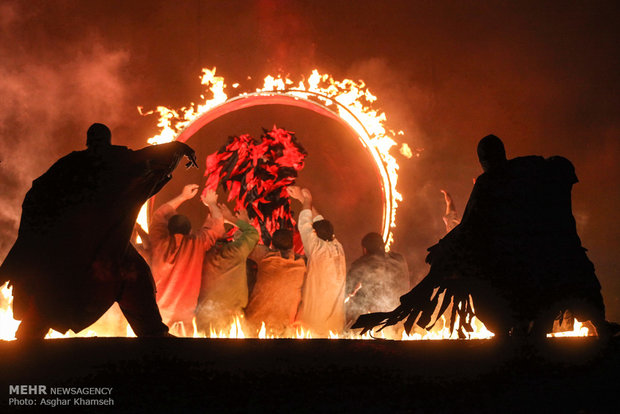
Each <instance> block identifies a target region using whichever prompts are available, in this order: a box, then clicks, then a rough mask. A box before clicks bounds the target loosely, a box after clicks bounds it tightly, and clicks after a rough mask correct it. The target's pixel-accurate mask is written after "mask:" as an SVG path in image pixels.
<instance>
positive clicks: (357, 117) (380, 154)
mask: <svg viewBox="0 0 620 414" xmlns="http://www.w3.org/2000/svg"><path fill="white" fill-rule="evenodd" d="M201 80H202V84H203V85H207V87H208V89H209V90H210V92H211V93H212V98H211V99H207V98H205V97H204V96H201V98H203V99H204V103H203V104H201V105H195V104H194V103H192V104H191V105H190V106H189V107H188V108H182V109H180V110H179V111H175V110H171V109H168V108H165V107H161V106H160V107H158V108H157V112H159V114H160V119H159V124H158V126H160V127H161V132H160V134H159V135H156V136H154V137H152V138H150V139H149V140H148V142H149V143H151V144H158V143H163V142H169V141H171V140H178V141H182V142H185V141H187V140H188V139H189V138H190V137H191V136H192V135H194V134H195V133H196V132H197V131H198V130H200V129H201V128H202V127H204V126H205V125H207V124H208V123H210V122H212V121H213V120H215V119H217V118H219V117H221V116H223V115H225V114H228V113H231V112H234V111H237V110H240V109H244V108H250V107H253V106H258V105H274V104H275V105H287V106H295V107H299V108H303V109H307V110H310V111H313V112H316V113H318V114H320V115H323V116H326V117H328V118H331V119H333V120H335V121H337V122H339V123H340V124H342V125H344V126H345V127H346V128H347V129H349V130H350V131H351V132H353V133H354V135H356V136H357V137H358V139H359V141H360V142H361V144H362V145H363V147H364V148H365V149H366V151H367V152H368V153H369V154H370V156H371V157H372V159H373V161H374V164H375V169H376V171H377V173H378V176H379V178H380V182H381V191H382V195H383V219H382V236H383V239H384V240H385V242H386V247H389V246H390V244H391V243H392V241H393V234H392V228H393V227H394V226H395V225H396V208H397V206H398V201H401V200H402V196H401V194H400V193H399V192H398V191H397V189H396V183H397V180H398V164H397V162H396V160H395V158H394V157H393V156H392V155H391V154H390V150H391V148H392V147H394V146H395V145H396V141H395V140H394V138H395V136H396V135H402V134H403V133H402V131H399V132H398V133H396V132H394V131H391V130H386V129H385V127H384V125H383V124H384V121H385V114H384V113H380V112H378V111H376V110H374V109H372V102H374V101H375V100H376V97H375V96H374V95H372V94H371V93H370V92H369V91H368V89H367V88H366V86H365V85H364V83H363V82H361V81H360V83H356V82H354V81H351V80H344V81H335V80H334V79H333V78H332V77H331V76H329V75H320V74H319V73H318V71H316V70H314V71H313V72H312V74H311V75H310V76H309V77H308V79H307V80H306V81H305V82H304V81H301V82H299V84H298V85H297V86H296V87H292V86H291V85H293V82H292V81H290V80H289V79H288V78H285V79H283V78H281V77H277V78H274V77H272V76H267V77H266V78H265V80H264V81H265V83H264V86H263V88H261V89H257V90H256V91H255V92H241V93H238V94H236V95H235V96H233V97H231V98H228V96H227V95H226V93H225V92H224V89H225V88H226V85H225V84H224V78H222V77H219V76H215V69H213V70H209V69H203V76H202V77H201ZM237 86H238V84H234V85H233V88H236V87H237ZM138 109H139V110H141V108H138ZM150 113H152V112H149V113H148V114H150ZM401 154H403V155H404V156H405V157H407V158H410V157H411V155H412V154H411V152H410V149H409V147H408V146H407V145H406V144H403V146H402V148H401Z"/></svg>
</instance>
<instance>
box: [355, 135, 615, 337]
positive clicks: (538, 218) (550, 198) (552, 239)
mask: <svg viewBox="0 0 620 414" xmlns="http://www.w3.org/2000/svg"><path fill="white" fill-rule="evenodd" d="M478 157H479V160H480V164H481V166H482V169H483V171H484V172H483V174H482V175H480V176H479V177H478V178H477V179H476V182H475V185H474V188H473V190H472V193H471V195H470V198H469V201H468V203H467V206H466V209H465V212H464V214H463V219H462V221H461V223H460V224H459V225H457V226H456V227H455V228H454V229H453V230H452V231H450V232H449V233H448V234H447V235H446V236H445V237H444V238H443V239H441V240H440V241H439V243H438V244H436V245H434V246H432V247H431V248H429V254H428V256H427V258H426V260H427V262H428V263H429V264H430V265H431V268H430V271H429V274H428V275H427V276H426V278H424V279H423V280H422V281H421V282H420V283H419V284H418V285H417V286H416V287H415V288H413V289H412V290H411V291H410V292H409V293H407V294H406V295H404V296H402V297H401V299H400V301H401V305H400V306H399V307H397V308H396V309H395V310H394V311H392V312H387V313H374V314H367V315H362V316H361V317H360V318H359V319H358V320H357V322H356V323H355V325H354V326H353V328H361V329H362V332H366V331H368V330H370V329H372V328H373V327H376V326H379V325H382V326H388V325H393V324H396V323H397V322H399V321H401V320H404V319H406V322H405V329H406V330H407V332H409V331H410V330H411V329H412V327H413V325H414V324H417V325H418V326H420V327H421V328H426V329H431V328H432V327H433V325H434V323H435V322H436V320H435V321H433V320H432V315H433V314H434V312H435V311H436V310H437V308H438V307H439V312H438V313H437V314H436V315H442V314H443V313H444V312H445V311H446V310H447V309H449V308H450V307H451V315H450V329H451V330H453V329H455V328H456V329H457V331H458V332H459V335H461V336H464V335H465V333H466V332H467V331H471V330H472V329H471V325H470V322H471V317H472V316H473V315H476V316H477V317H478V318H479V319H480V320H482V321H483V322H484V323H485V325H486V326H487V327H488V328H489V329H490V330H491V331H492V332H494V333H495V334H496V335H497V336H507V335H524V334H530V335H532V336H534V337H537V338H544V336H545V334H546V333H547V332H551V330H552V326H553V322H554V319H556V318H561V317H562V314H563V313H564V312H565V311H569V310H570V311H572V312H573V314H574V316H575V317H576V318H577V319H579V320H581V321H584V320H590V321H591V322H592V324H593V325H594V326H595V328H596V330H597V332H598V334H599V336H605V335H607V334H608V332H609V326H610V325H609V324H608V323H607V322H606V321H605V307H604V304H603V298H602V296H601V292H600V290H601V286H600V284H599V282H598V279H597V277H596V275H595V273H594V266H593V264H592V262H590V260H589V259H588V257H587V255H586V250H585V249H584V248H583V247H582V246H581V241H580V239H579V236H578V235H577V230H576V223H575V219H574V217H573V214H572V209H571V189H572V186H573V184H575V183H576V182H577V176H576V175H575V171H574V167H573V165H572V164H571V162H570V161H568V160H567V159H565V158H563V157H559V156H555V157H550V158H543V157H540V156H527V157H518V158H514V159H510V160H507V159H506V153H505V150H504V144H503V143H502V141H501V140H500V139H499V138H498V137H496V136H494V135H489V136H487V137H485V138H483V139H482V140H481V141H480V143H479V144H478ZM472 299H473V303H472ZM451 305H452V306H451ZM474 306H475V308H474ZM457 315H458V316H459V318H457V317H456V316H457ZM457 320H458V325H457Z"/></svg>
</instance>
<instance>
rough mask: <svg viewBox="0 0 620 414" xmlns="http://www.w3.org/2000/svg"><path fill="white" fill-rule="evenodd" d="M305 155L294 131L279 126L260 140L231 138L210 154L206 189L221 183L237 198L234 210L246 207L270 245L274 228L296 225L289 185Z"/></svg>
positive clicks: (212, 188)
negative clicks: (287, 188)
mask: <svg viewBox="0 0 620 414" xmlns="http://www.w3.org/2000/svg"><path fill="white" fill-rule="evenodd" d="M306 155H307V152H306V150H305V149H304V148H303V147H302V146H301V144H299V143H298V142H297V137H295V135H294V133H292V132H290V131H286V130H284V129H280V128H277V127H274V128H273V130H271V131H267V130H264V134H263V135H262V136H261V139H260V141H258V142H257V141H256V140H255V139H254V138H252V137H251V136H250V135H249V134H245V135H241V136H238V137H237V136H235V137H230V138H229V139H228V143H227V144H226V145H224V146H223V147H222V148H220V150H219V151H218V152H217V153H214V154H211V155H209V156H208V157H207V169H206V171H205V176H206V177H207V182H206V185H205V188H206V189H211V190H216V189H217V186H218V185H220V184H221V185H222V187H223V188H224V189H225V190H226V191H227V192H228V201H231V200H236V204H235V208H234V210H235V211H238V210H239V209H241V208H245V209H247V211H248V216H249V217H250V219H251V223H252V225H254V227H256V228H257V229H259V231H260V235H261V240H262V242H263V243H264V244H265V245H266V246H269V245H270V243H271V234H272V233H273V232H274V231H275V230H277V229H280V228H283V229H293V228H294V227H295V221H294V220H293V217H292V214H291V207H290V201H289V197H288V193H287V191H286V187H287V186H289V185H292V184H293V183H295V179H296V178H297V174H298V172H299V171H300V170H301V169H302V168H303V167H304V159H305V158H306Z"/></svg>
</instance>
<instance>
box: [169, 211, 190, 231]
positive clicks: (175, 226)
mask: <svg viewBox="0 0 620 414" xmlns="http://www.w3.org/2000/svg"><path fill="white" fill-rule="evenodd" d="M168 231H169V232H170V235H175V234H182V235H184V236H187V235H189V232H190V231H192V223H191V222H190V221H189V219H188V218H187V216H184V215H183V214H175V215H174V216H172V217H170V219H169V220H168Z"/></svg>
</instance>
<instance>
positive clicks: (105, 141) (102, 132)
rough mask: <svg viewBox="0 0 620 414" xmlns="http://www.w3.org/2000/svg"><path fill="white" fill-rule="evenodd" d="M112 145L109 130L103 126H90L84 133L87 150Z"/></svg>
mask: <svg viewBox="0 0 620 414" xmlns="http://www.w3.org/2000/svg"><path fill="white" fill-rule="evenodd" d="M105 145H112V133H111V132H110V128H108V127H107V126H105V125H103V124H97V123H95V124H92V125H91V126H90V127H89V128H88V131H87V132H86V146H87V147H88V148H93V147H100V146H105Z"/></svg>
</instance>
